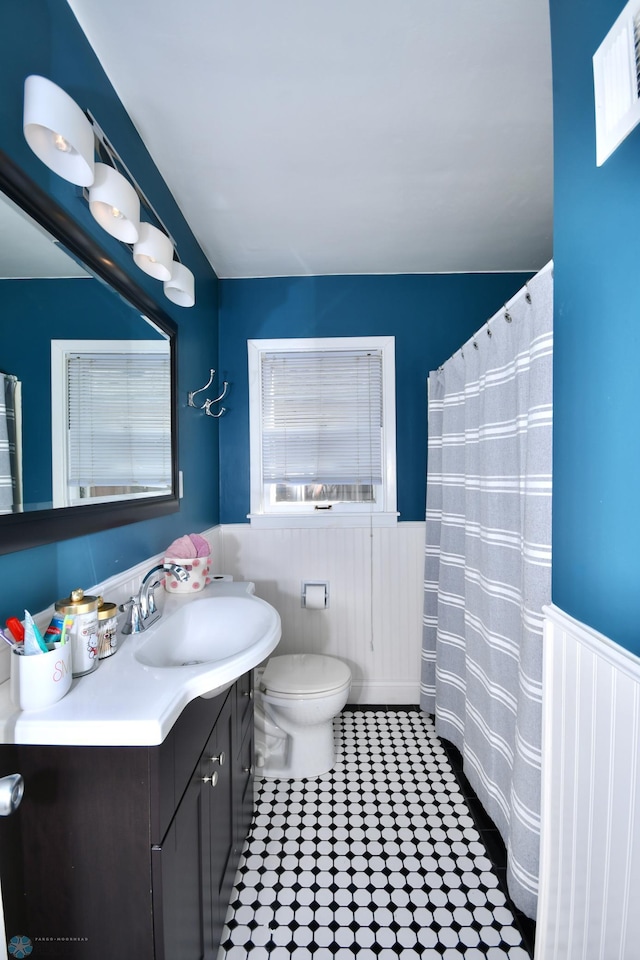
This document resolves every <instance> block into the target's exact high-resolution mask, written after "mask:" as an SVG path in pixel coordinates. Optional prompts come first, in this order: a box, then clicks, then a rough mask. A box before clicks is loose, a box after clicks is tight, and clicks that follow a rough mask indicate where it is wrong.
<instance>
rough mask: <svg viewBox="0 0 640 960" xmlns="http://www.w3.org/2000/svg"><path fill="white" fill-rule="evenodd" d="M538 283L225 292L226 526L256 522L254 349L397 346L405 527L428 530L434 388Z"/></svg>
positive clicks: (276, 284) (413, 282)
mask: <svg viewBox="0 0 640 960" xmlns="http://www.w3.org/2000/svg"><path fill="white" fill-rule="evenodd" d="M529 276H530V274H463V275H438V276H436V275H428V276H424V275H422V276H413V275H412V276H351V277H296V278H294V277H285V278H275V279H267V280H222V281H221V282H220V359H221V363H222V365H223V368H222V371H221V378H224V379H226V380H229V381H230V382H231V383H232V390H231V393H230V396H229V400H228V402H227V400H226V399H225V406H226V407H227V408H228V410H229V414H228V416H225V417H224V418H223V419H222V420H221V423H220V519H221V522H223V523H244V522H246V518H247V513H248V512H249V496H250V491H249V408H248V374H247V340H250V339H259V338H269V337H358V336H384V335H391V334H392V335H394V336H395V338H396V421H397V473H398V510H399V511H400V520H424V510H425V472H426V447H427V432H426V404H427V390H426V378H427V375H428V373H429V371H430V370H432V369H434V368H435V367H437V366H439V365H440V364H441V363H443V362H444V361H445V360H446V359H447V357H449V356H450V355H451V354H452V353H453V352H454V351H455V350H456V349H457V348H458V347H459V346H461V345H462V343H464V341H465V340H467V339H468V337H470V336H471V334H473V333H474V332H475V331H476V330H477V329H478V328H479V327H481V326H482V325H483V323H485V321H486V320H488V319H489V317H490V316H492V315H493V314H494V313H495V312H496V311H497V310H499V309H500V307H501V306H502V304H504V303H505V301H506V300H509V299H510V298H511V297H512V296H513V295H514V294H515V293H516V292H517V291H518V290H519V289H520V287H521V286H522V285H523V284H524V282H525V281H526V280H528V279H529Z"/></svg>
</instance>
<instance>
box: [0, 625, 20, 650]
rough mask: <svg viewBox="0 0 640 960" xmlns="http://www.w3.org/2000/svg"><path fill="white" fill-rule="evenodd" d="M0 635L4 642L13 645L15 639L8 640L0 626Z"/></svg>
mask: <svg viewBox="0 0 640 960" xmlns="http://www.w3.org/2000/svg"><path fill="white" fill-rule="evenodd" d="M0 637H2V639H3V640H4V642H5V643H8V644H9V646H10V647H15V645H16V644H15V640H10V639H9V637H8V636H7V635H6V633H5V632H4V630H3V629H2V628H0Z"/></svg>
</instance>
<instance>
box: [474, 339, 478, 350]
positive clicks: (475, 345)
mask: <svg viewBox="0 0 640 960" xmlns="http://www.w3.org/2000/svg"><path fill="white" fill-rule="evenodd" d="M473 349H474V350H477V349H478V344H477V342H476V341H475V340H474V341H473Z"/></svg>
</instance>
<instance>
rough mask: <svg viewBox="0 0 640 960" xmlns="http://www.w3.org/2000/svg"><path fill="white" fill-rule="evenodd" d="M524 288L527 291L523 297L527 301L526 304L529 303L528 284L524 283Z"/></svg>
mask: <svg viewBox="0 0 640 960" xmlns="http://www.w3.org/2000/svg"><path fill="white" fill-rule="evenodd" d="M524 288H525V290H526V291H527V292H526V293H525V295H524V298H525V300H526V301H527V303H531V294H530V293H529V284H528V283H525V285H524Z"/></svg>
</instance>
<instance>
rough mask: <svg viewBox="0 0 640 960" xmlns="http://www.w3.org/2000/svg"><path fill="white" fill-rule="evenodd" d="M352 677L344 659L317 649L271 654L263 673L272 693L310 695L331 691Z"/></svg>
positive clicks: (263, 682)
mask: <svg viewBox="0 0 640 960" xmlns="http://www.w3.org/2000/svg"><path fill="white" fill-rule="evenodd" d="M350 681H351V671H350V670H349V667H348V666H347V665H346V663H343V662H342V660H336V658H335V657H324V656H320V655H318V654H314V653H294V654H289V655H288V656H283V657H271V659H270V660H269V662H268V663H267V665H266V667H265V669H264V673H263V675H262V684H263V686H264V687H265V689H266V690H268V691H269V693H274V694H278V693H279V694H284V695H288V696H291V695H297V696H304V695H307V696H311V695H312V694H319V693H329V692H331V691H332V690H336V689H337V688H339V687H343V686H344V685H345V684H347V683H350Z"/></svg>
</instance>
